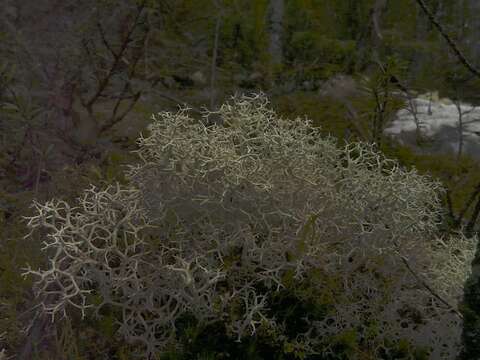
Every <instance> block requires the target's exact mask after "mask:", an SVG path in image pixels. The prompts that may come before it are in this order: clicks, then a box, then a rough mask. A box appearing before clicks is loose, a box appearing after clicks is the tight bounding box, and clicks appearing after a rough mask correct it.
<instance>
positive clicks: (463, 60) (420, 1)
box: [416, 0, 480, 78]
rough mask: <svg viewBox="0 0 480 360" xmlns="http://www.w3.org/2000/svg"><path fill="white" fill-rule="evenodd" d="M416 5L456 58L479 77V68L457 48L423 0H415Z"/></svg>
mask: <svg viewBox="0 0 480 360" xmlns="http://www.w3.org/2000/svg"><path fill="white" fill-rule="evenodd" d="M416 1H417V3H418V5H419V6H420V7H421V8H422V10H423V12H424V13H425V14H426V15H427V17H428V19H429V20H430V22H431V23H432V24H433V25H434V26H435V27H436V28H437V30H438V31H439V32H440V34H441V35H442V36H443V38H444V39H445V40H446V41H447V43H448V45H449V46H450V48H451V49H452V50H453V52H454V53H455V55H456V56H457V58H458V59H459V60H460V62H461V63H462V64H463V65H464V66H465V67H466V68H467V69H468V70H469V71H470V72H471V73H472V74H474V75H475V76H476V77H478V78H480V70H478V69H477V68H475V67H474V66H473V65H472V64H471V63H470V62H469V61H468V60H467V58H466V57H465V56H464V55H463V54H462V52H461V51H460V50H459V48H458V46H457V44H455V42H454V41H453V40H452V39H451V38H450V36H448V34H447V33H446V31H445V30H444V29H443V27H442V25H440V23H439V22H438V21H437V19H435V16H434V15H433V14H432V12H431V11H430V10H429V9H428V7H427V5H426V4H425V2H424V1H423V0H416Z"/></svg>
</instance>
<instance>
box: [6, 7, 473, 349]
mask: <svg viewBox="0 0 480 360" xmlns="http://www.w3.org/2000/svg"><path fill="white" fill-rule="evenodd" d="M425 5H426V6H427V7H428V9H429V10H430V11H431V14H432V15H433V16H434V17H435V19H436V20H438V22H439V23H440V24H441V25H442V26H443V29H444V31H445V34H447V35H448V36H449V38H450V39H451V40H452V41H453V42H454V43H455V44H456V45H457V46H458V48H459V49H460V50H461V53H462V55H463V56H464V57H465V58H466V59H468V61H469V62H470V64H471V65H472V66H473V67H475V66H480V57H479V55H480V17H479V16H478V14H479V10H480V2H478V1H477V0H428V1H427V0H425ZM0 8H1V9H2V10H1V12H0V17H1V21H0V52H1V56H0V147H1V150H0V250H1V251H0V306H1V307H2V310H1V311H0V334H2V335H3V343H4V344H5V348H6V350H7V353H9V354H14V353H18V354H20V355H19V356H20V357H21V354H29V353H32V351H33V350H32V349H31V348H29V346H30V347H31V346H33V345H32V344H30V343H28V341H26V334H25V333H24V332H22V331H21V330H22V328H24V327H25V326H26V325H27V324H28V323H29V321H30V320H31V318H32V316H33V313H34V312H33V311H30V310H29V309H30V308H31V307H32V306H33V305H34V304H35V299H34V297H33V293H32V290H31V285H32V284H31V280H29V279H28V278H26V279H24V278H23V277H22V276H21V269H22V268H24V267H25V266H26V264H27V262H28V263H29V264H31V265H32V267H33V268H35V267H39V266H42V264H44V262H45V259H44V257H43V256H42V254H41V252H40V249H41V246H42V244H41V242H40V241H38V242H35V241H32V240H31V239H29V240H24V239H23V237H24V235H25V234H26V233H27V229H26V226H25V221H24V220H23V218H22V217H23V216H27V215H29V214H31V213H32V211H33V210H32V209H31V208H30V205H31V202H32V200H33V199H37V200H38V201H45V200H48V199H50V198H52V197H58V198H62V199H65V200H67V201H68V200H72V199H74V198H75V197H76V196H78V195H79V194H80V193H81V191H82V190H83V189H84V188H85V187H87V186H88V184H90V183H93V184H97V185H101V184H105V183H111V182H114V181H120V182H122V181H124V178H123V177H122V170H123V168H122V165H124V164H131V163H132V162H134V161H135V160H136V159H135V156H134V155H132V154H131V153H130V152H131V151H132V150H135V148H136V146H137V145H136V142H135V139H136V138H137V137H138V136H139V134H140V132H142V131H143V133H146V126H147V125H148V124H149V122H150V116H151V114H152V113H156V112H159V111H163V110H170V111H176V110H177V109H178V105H185V104H186V105H188V106H189V107H190V108H191V111H192V114H193V115H194V116H196V117H197V118H198V119H199V120H201V121H207V122H208V123H212V122H215V121H217V119H215V118H214V116H210V117H209V118H208V119H202V118H201V111H202V108H207V109H209V110H215V109H217V108H218V106H219V104H222V103H223V102H224V100H225V99H228V98H229V97H230V96H231V95H232V94H234V93H235V92H253V91H255V92H258V91H263V92H265V93H266V94H267V95H268V96H269V98H270V99H271V102H272V107H273V108H274V109H275V110H276V111H277V112H278V113H279V114H280V115H282V116H285V117H289V118H293V117H295V116H307V117H308V118H310V119H312V120H313V123H314V125H315V126H321V128H322V131H323V132H324V133H325V135H327V134H330V135H333V136H335V137H337V138H338V139H339V146H340V145H342V143H343V140H347V141H353V140H361V141H368V142H375V143H376V144H377V146H378V148H379V149H380V150H381V151H383V152H384V153H386V154H387V155H388V156H389V157H393V158H396V159H398V160H399V161H400V162H401V163H402V164H403V165H405V166H408V167H410V166H415V167H417V168H418V169H419V170H420V172H422V173H430V174H432V175H433V176H435V177H437V178H439V179H440V180H441V181H442V182H443V184H444V185H445V187H446V188H447V189H448V192H447V193H446V196H445V198H444V203H445V209H446V212H447V216H446V217H445V219H443V220H444V226H443V228H442V231H445V232H447V231H450V230H454V229H458V228H460V227H461V226H466V230H467V231H468V232H469V235H473V234H474V233H476V229H477V227H476V223H477V217H478V213H479V212H480V195H479V194H480V171H479V167H478V164H477V162H476V161H474V160H473V159H469V158H467V157H465V156H462V157H460V158H457V157H455V156H453V155H452V156H451V157H448V156H444V155H442V156H440V155H418V154H415V153H414V152H413V151H412V150H411V149H409V148H407V147H402V146H400V145H398V144H395V143H394V142H393V141H392V139H386V138H384V136H383V134H382V130H383V128H385V126H386V125H387V124H388V123H389V122H390V121H392V119H393V118H394V115H395V113H396V111H397V110H399V109H400V108H402V107H404V106H405V93H406V92H405V90H406V91H407V93H409V94H411V96H414V95H415V94H416V93H425V92H429V91H439V93H440V94H441V96H442V97H449V98H452V99H458V100H461V101H466V102H470V103H472V104H474V105H477V104H479V103H480V98H479V96H478V94H479V92H478V89H479V88H480V81H479V77H478V76H475V74H474V73H473V72H472V71H471V69H470V70H469V69H468V68H467V67H466V66H465V64H462V63H461V61H460V60H459V56H458V54H455V53H454V52H453V51H452V48H451V46H449V45H448V43H447V42H446V41H445V39H444V37H442V35H441V33H440V32H439V31H438V29H437V28H435V27H434V25H433V24H432V22H431V21H430V20H429V19H428V17H427V15H426V14H425V13H424V11H422V9H421V7H420V6H419V4H418V3H417V1H415V0H402V1H398V0H323V1H315V0H255V1H254V0H223V1H222V0H151V1H149V0H137V1H135V0H122V1H111V0H82V1H76V0H75V1H68V0H58V1H55V0H22V1H17V0H2V1H1V2H0ZM400 95H402V96H400ZM471 288H472V289H474V286H471ZM479 288H480V285H479V284H478V281H477V288H476V289H477V290H472V292H471V293H470V296H471V297H472V299H474V298H475V296H476V299H477V300H476V301H477V303H475V302H474V301H473V300H472V302H471V303H470V305H471V309H473V312H475V311H476V312H477V314H478V313H480V301H479V299H480V296H479V295H478V289H479ZM475 291H476V293H475ZM472 294H473V295H472ZM475 294H476V295H475ZM472 316H473V315H472ZM472 319H473V320H471V321H470V325H471V326H473V327H475V326H477V331H478V327H479V324H478V318H476V319H477V320H475V318H472ZM475 321H477V322H475ZM82 324H83V325H81V324H79V323H78V324H77V323H75V324H70V325H71V326H70V327H68V326H66V325H65V326H63V327H62V328H61V329H60V328H59V329H55V328H54V327H53V326H52V325H49V326H47V325H45V327H44V328H42V329H41V330H38V331H40V332H41V333H42V335H43V337H39V338H41V339H42V340H41V341H40V342H39V343H38V344H37V346H39V347H40V348H41V349H42V350H41V351H42V354H47V355H42V356H44V358H54V357H55V356H57V357H59V358H61V355H59V350H58V348H59V346H60V345H59V344H62V341H64V339H65V338H68V337H67V335H65V334H66V333H68V331H71V332H75V334H76V336H77V338H78V339H79V341H80V343H82V341H83V344H84V345H83V346H84V348H80V349H72V350H71V351H72V353H73V352H74V350H75V351H78V353H81V354H83V355H82V356H85V357H87V358H95V355H93V354H96V353H97V354H98V353H100V352H102V351H103V352H105V351H106V350H105V349H108V348H110V349H115V347H121V346H123V345H122V344H121V343H113V344H112V343H111V342H112V341H113V340H112V339H113V338H109V336H108V335H109V334H110V333H111V326H110V328H109V324H108V322H105V321H104V322H102V323H101V324H96V323H82ZM475 324H476V325H475ZM99 326H100V330H101V331H100V333H102V334H105V336H99V337H97V336H96V335H95V334H98V333H99ZM477 334H480V331H478V332H477ZM110 335H111V334H110ZM37 336H38V334H37ZM31 337H32V335H30V338H31ZM27 338H28V336H27ZM62 339H63V340H62ZM87 340H88V341H87ZM85 341H87V343H88V346H86V347H85ZM108 342H110V343H109V345H108V346H107V343H108ZM63 345H65V344H63ZM63 345H62V346H63ZM72 346H73V345H72ZM79 346H80V345H79ZM479 346H480V345H478V344H477V348H476V349H479ZM89 354H90V355H89ZM477 354H478V352H477ZM45 356H46V357H45ZM88 356H90V357H88ZM112 358H113V355H112ZM472 358H473V357H472Z"/></svg>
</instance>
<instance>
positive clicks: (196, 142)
mask: <svg viewBox="0 0 480 360" xmlns="http://www.w3.org/2000/svg"><path fill="white" fill-rule="evenodd" d="M208 115H209V114H208V113H207V114H205V116H208ZM218 115H219V116H220V118H221V119H222V120H223V124H222V125H214V126H212V127H206V126H204V125H203V124H201V123H198V122H195V121H194V120H193V119H191V118H190V117H189V115H188V110H187V109H180V110H179V111H178V112H177V113H169V112H163V113H160V114H158V115H157V116H154V117H153V122H152V124H151V125H150V127H149V136H148V137H140V139H139V145H140V149H139V150H138V151H137V153H138V156H139V157H140V159H141V162H140V164H138V165H135V166H131V167H130V168H129V170H128V172H127V173H126V178H127V180H128V181H129V184H128V185H122V186H120V185H117V186H116V187H115V186H109V187H107V188H106V189H97V188H95V187H92V188H91V189H89V190H87V191H86V192H85V195H84V196H83V197H82V198H80V199H79V201H78V204H77V205H75V206H73V205H69V204H68V203H66V202H64V201H59V200H52V201H49V202H47V203H46V204H45V205H41V204H38V203H36V204H35V206H36V207H37V211H38V213H37V215H35V216H33V217H31V218H30V223H29V225H30V227H31V228H32V230H36V229H45V230H47V235H46V237H45V248H47V249H54V250H55V251H53V252H52V254H54V255H53V256H52V257H51V259H50V267H49V268H47V269H44V270H38V271H34V270H32V269H29V271H28V273H29V274H31V275H35V276H36V277H37V279H38V280H37V283H36V284H37V286H36V289H37V294H38V295H39V296H40V297H41V299H42V301H43V304H44V311H46V312H47V313H49V314H51V315H52V316H53V317H54V318H55V315H57V314H59V313H63V314H65V315H67V316H68V314H69V312H70V311H71V310H72V309H73V308H78V309H80V310H81V311H82V313H83V314H88V310H89V309H90V308H91V310H93V311H94V312H96V313H98V311H100V309H101V308H102V307H103V306H111V307H114V308H117V309H119V310H121V311H119V312H118V313H119V314H121V315H118V316H119V318H118V319H117V320H118V323H117V326H118V327H117V329H116V330H117V334H118V335H119V336H122V337H123V338H125V339H126V340H128V341H129V342H131V343H132V344H136V345H140V347H141V348H142V349H143V351H142V352H138V355H139V356H148V355H149V354H153V353H156V352H159V353H161V352H162V351H165V349H167V348H168V347H171V346H172V344H175V343H176V340H178V339H176V335H177V334H176V332H175V331H174V330H175V329H176V325H178V321H179V319H181V318H182V317H184V316H193V317H194V318H195V319H196V321H198V322H199V323H200V324H202V325H204V326H206V325H211V324H215V323H218V322H219V321H220V322H221V323H222V324H224V330H225V331H224V333H226V334H227V335H228V336H229V337H230V338H231V339H234V340H236V341H241V340H242V339H244V338H246V337H247V338H248V337H253V336H257V335H258V334H259V333H270V334H272V333H274V334H277V335H276V336H277V339H276V340H277V341H280V342H282V341H283V344H284V345H285V347H284V351H287V352H291V351H293V350H292V346H291V344H292V343H293V341H294V339H293V338H289V336H288V333H287V332H288V331H292V329H293V327H292V328H290V329H287V328H286V327H285V324H282V319H279V316H283V315H280V314H276V313H275V312H274V311H273V310H272V309H273V307H274V303H275V301H274V299H275V296H276V295H278V294H280V293H281V292H282V291H294V290H295V291H299V292H300V293H302V294H303V295H301V298H302V299H303V300H305V301H311V302H312V303H313V304H315V306H316V307H317V308H322V309H323V308H326V309H329V310H328V311H327V312H325V311H318V312H317V313H316V315H312V318H310V317H309V314H303V315H304V316H305V317H306V320H305V321H307V322H308V329H309V330H308V331H307V332H305V331H301V328H298V329H296V331H297V332H298V333H297V334H296V335H297V336H301V337H303V340H302V344H299V347H300V348H302V352H303V353H305V354H307V355H308V354H309V355H312V354H315V353H319V352H321V353H324V354H326V353H328V352H329V351H332V349H333V347H334V344H335V343H336V342H339V341H340V342H343V343H344V345H345V346H346V347H347V348H348V349H350V350H348V349H347V350H348V351H357V350H358V351H360V350H362V351H367V350H368V351H370V352H372V353H371V355H372V356H374V357H377V358H378V357H379V356H381V353H379V352H378V351H380V350H379V349H380V347H381V346H387V345H386V344H390V345H391V342H392V339H393V341H394V342H397V343H400V342H402V341H403V342H407V343H408V344H411V346H413V347H417V348H427V349H428V348H430V349H431V352H430V357H431V358H432V359H440V358H444V359H453V358H454V357H455V356H456V354H457V353H458V351H459V347H460V334H461V318H460V317H459V314H458V311H457V309H456V306H457V304H456V303H455V302H453V301H452V299H453V300H456V299H458V298H459V296H460V295H461V290H462V289H461V286H459V284H460V283H462V282H463V281H465V279H466V276H468V264H469V261H471V259H472V258H473V250H472V249H473V247H472V244H471V243H469V242H468V241H466V240H465V239H462V241H458V242H457V243H454V242H453V240H452V242H451V243H447V240H444V241H443V244H444V245H445V246H441V245H442V243H440V242H439V241H438V239H436V238H435V231H436V229H437V225H438V218H439V216H440V215H441V214H442V210H441V204H440V198H439V193H440V192H441V191H443V188H442V187H441V185H440V183H439V182H437V181H434V180H433V179H432V178H430V177H428V176H422V175H419V174H418V173H417V171H416V170H405V169H403V168H401V167H399V166H398V164H397V163H396V162H395V161H392V160H389V159H386V158H385V157H384V156H383V155H381V154H379V153H377V152H376V151H375V148H374V147H373V146H371V145H369V144H365V143H350V144H347V145H346V146H345V147H344V148H343V149H341V148H338V147H337V146H336V142H335V140H334V139H333V138H323V137H321V136H320V130H319V129H315V128H312V127H311V123H310V121H309V120H308V119H300V118H297V119H295V120H286V119H282V118H279V117H278V116H277V115H276V114H275V112H274V111H273V110H271V109H270V108H269V107H268V100H267V98H266V97H265V96H264V95H263V94H258V95H255V94H254V95H251V96H240V97H234V98H233V99H232V102H230V103H226V104H224V105H223V106H222V107H221V108H220V109H219V110H218ZM454 244H455V245H454ZM453 252H455V253H457V255H456V257H455V258H454V257H452V253H453ZM458 254H460V255H458ZM440 260H441V261H442V263H441V264H439V263H436V261H440ZM405 264H408V266H404V265H405ZM459 264H460V265H461V266H458V265H459ZM446 266H448V268H446ZM309 281H310V288H309V289H306V288H305V287H304V284H307V283H309ZM424 283H427V284H429V288H426V287H425V286H423V284H424ZM302 284H303V285H302ZM302 286H303V288H302ZM432 289H433V290H434V292H432ZM327 293H328V296H326V295H327ZM437 293H439V294H441V295H443V296H444V297H446V299H447V300H445V301H444V302H442V301H440V300H439V296H438V294H437ZM296 296H300V295H298V294H297V295H296ZM93 299H95V301H93ZM449 301H451V302H452V303H449ZM446 305H448V306H446ZM411 314H416V315H415V316H413V315H411ZM310 315H311V314H310ZM284 320H285V319H284ZM285 321H286V320H285ZM365 324H377V325H378V326H379V327H378V328H375V326H373V325H372V326H366V325H365ZM375 329H376V330H375ZM325 339H331V342H330V343H328V342H327V343H325ZM342 339H343V340H342ZM177 345H178V344H177ZM397 345H398V344H397ZM178 346H180V345H178ZM398 346H400V345H398ZM409 346H410V345H409ZM406 348H408V346H407V347H406ZM285 349H286V350H285ZM347 350H345V351H347ZM348 351H347V352H348Z"/></svg>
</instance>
